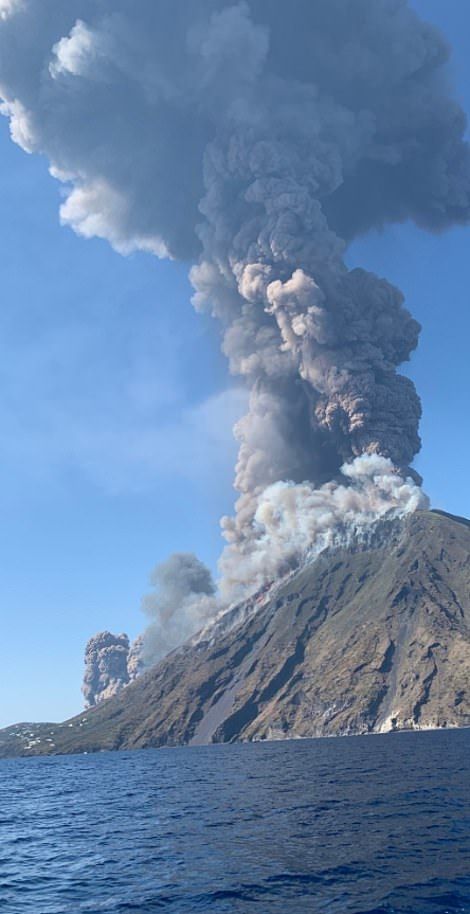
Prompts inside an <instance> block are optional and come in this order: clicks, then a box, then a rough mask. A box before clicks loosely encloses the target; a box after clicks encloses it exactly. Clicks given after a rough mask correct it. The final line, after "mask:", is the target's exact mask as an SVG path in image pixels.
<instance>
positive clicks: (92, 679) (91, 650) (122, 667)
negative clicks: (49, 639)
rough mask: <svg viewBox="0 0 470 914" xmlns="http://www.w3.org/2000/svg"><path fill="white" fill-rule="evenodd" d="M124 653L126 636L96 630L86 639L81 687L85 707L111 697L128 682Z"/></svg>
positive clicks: (127, 645)
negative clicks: (96, 632) (91, 636)
mask: <svg viewBox="0 0 470 914" xmlns="http://www.w3.org/2000/svg"><path fill="white" fill-rule="evenodd" d="M128 654H129V638H128V637H127V635H112V634H111V632H99V633H98V634H97V635H94V637H93V638H90V640H89V642H88V644H87V646H86V648H85V675H84V677H83V686H82V692H83V697H84V699H85V707H86V708H93V707H94V706H95V705H97V704H99V703H100V702H101V701H105V700H106V698H112V697H113V695H117V693H118V692H120V691H121V689H122V688H123V687H124V686H125V685H127V684H128V682H129V674H128V671H127V659H128Z"/></svg>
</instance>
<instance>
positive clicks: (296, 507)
mask: <svg viewBox="0 0 470 914" xmlns="http://www.w3.org/2000/svg"><path fill="white" fill-rule="evenodd" d="M341 475H342V481H339V482H338V481H335V482H328V483H326V484H325V485H323V486H320V487H319V488H314V486H312V485H311V484H310V483H308V482H305V483H302V484H297V485H296V484H295V483H292V482H276V483H274V484H273V485H272V486H269V487H268V488H267V489H265V490H264V492H262V494H261V495H260V496H259V497H258V499H257V507H256V512H255V516H254V522H253V525H252V527H251V529H250V533H249V535H248V536H247V537H246V539H245V540H244V542H243V545H242V548H240V544H239V541H238V538H237V537H236V538H235V543H236V547H235V548H234V549H232V547H231V546H230V545H229V546H228V547H227V548H226V550H225V553H224V555H223V556H222V559H221V570H222V573H223V577H222V581H223V593H224V594H225V595H226V597H227V598H228V599H229V600H230V601H233V600H234V599H237V598H240V597H242V596H243V595H244V594H246V592H247V588H248V587H249V588H251V589H252V590H253V591H255V590H257V589H259V588H260V587H262V585H263V584H265V583H267V582H270V581H273V580H275V579H276V578H277V577H279V576H280V575H282V574H286V573H287V572H289V571H291V570H292V569H294V568H296V567H297V566H298V565H300V564H301V563H302V562H304V561H306V560H307V559H312V558H314V557H315V556H316V555H319V554H320V553H321V552H323V551H324V550H325V549H327V548H331V547H340V546H345V547H346V546H350V545H351V544H353V543H354V542H355V541H356V540H364V539H365V540H367V537H368V536H370V535H371V533H373V530H374V527H375V525H376V524H377V522H378V521H380V520H383V519H384V518H386V519H387V520H395V519H397V518H403V517H405V516H406V515H407V514H410V513H411V512H413V511H416V510H418V509H425V508H427V507H429V502H428V499H427V497H426V495H425V494H424V493H423V491H422V489H421V488H420V487H419V486H418V485H416V483H415V482H414V481H413V480H412V479H403V478H402V476H401V475H400V474H399V473H398V472H397V470H396V469H395V467H394V466H393V464H392V462H391V460H387V458H385V457H380V456H379V455H377V454H364V455H362V456H361V457H356V459H355V460H354V461H352V462H351V463H349V464H345V465H344V466H342V467H341ZM225 523H226V526H227V538H228V539H230V537H231V524H232V522H231V521H230V519H226V521H225Z"/></svg>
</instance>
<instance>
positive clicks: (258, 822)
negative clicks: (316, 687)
mask: <svg viewBox="0 0 470 914" xmlns="http://www.w3.org/2000/svg"><path fill="white" fill-rule="evenodd" d="M469 774H470V731H468V730H466V731H465V730H463V731H441V732H432V733H431V732H429V733H408V734H396V735H395V734H394V735H389V736H382V737H381V736H379V737H362V738H347V739H330V740H308V741H297V742H285V743H257V744H252V745H239V746H211V747H208V748H194V749H168V750H160V751H153V750H150V751H146V752H134V753H130V752H117V753H102V754H100V755H94V756H90V755H89V756H71V757H62V758H43V759H39V758H37V759H18V760H11V761H3V762H0V799H1V803H0V835H1V850H0V911H1V912H2V914H3V912H5V914H81V912H83V914H85V912H86V914H128V912H129V914H152V912H157V911H162V910H163V911H168V912H170V914H173V912H174V914H186V912H217V914H222V912H236V914H245V912H257V914H263V912H269V914H305V912H317V911H318V912H327V914H343V912H355V914H365V912H367V914H394V912H399V914H405V912H406V914H434V912H439V914H445V912H449V914H451V912H452V914H455V912H461V914H467V912H468V914H470V780H469Z"/></svg>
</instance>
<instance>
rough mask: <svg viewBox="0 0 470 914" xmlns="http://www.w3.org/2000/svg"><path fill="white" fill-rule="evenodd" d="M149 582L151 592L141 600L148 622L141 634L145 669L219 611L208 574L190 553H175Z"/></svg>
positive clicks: (159, 567)
mask: <svg viewBox="0 0 470 914" xmlns="http://www.w3.org/2000/svg"><path fill="white" fill-rule="evenodd" d="M150 580H151V583H152V584H153V585H154V587H155V590H154V592H152V593H150V594H147V596H145V597H144V599H143V601H142V609H143V610H144V612H145V613H146V614H147V615H148V616H149V617H150V619H151V620H152V621H151V624H150V625H149V626H148V628H147V629H146V631H145V632H144V634H143V641H142V655H141V656H142V663H143V665H144V666H145V667H148V666H151V665H152V664H153V663H156V662H157V661H158V660H160V658H161V657H164V656H165V654H168V653H169V651H171V650H173V649H174V648H175V647H178V646H179V645H180V644H182V643H183V642H184V641H186V639H187V638H189V637H190V636H191V635H193V634H195V632H197V631H199V629H200V628H202V627H203V626H204V625H205V624H206V623H207V621H208V620H209V619H210V618H211V617H212V616H213V615H214V614H215V613H216V612H217V609H218V608H219V604H218V601H217V598H216V596H215V593H216V590H215V586H214V582H213V580H212V575H211V573H210V571H209V569H208V568H207V567H206V566H205V565H204V564H203V563H202V562H201V561H200V560H199V559H198V558H197V557H196V556H195V555H194V554H193V553H191V552H175V553H174V555H172V556H170V558H169V559H168V560H167V561H166V562H162V564H160V565H157V566H156V568H155V569H154V571H153V573H152V575H151V578H150Z"/></svg>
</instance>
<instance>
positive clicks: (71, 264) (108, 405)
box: [0, 0, 470, 725]
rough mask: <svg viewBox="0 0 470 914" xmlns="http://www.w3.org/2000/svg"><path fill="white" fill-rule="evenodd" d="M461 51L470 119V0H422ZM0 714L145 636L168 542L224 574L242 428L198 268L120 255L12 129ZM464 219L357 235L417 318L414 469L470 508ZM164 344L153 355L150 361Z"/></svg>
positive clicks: (0, 259) (23, 709) (4, 227)
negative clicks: (224, 535)
mask: <svg viewBox="0 0 470 914" xmlns="http://www.w3.org/2000/svg"><path fill="white" fill-rule="evenodd" d="M413 6H414V7H415V8H416V9H418V11H419V12H420V13H421V14H422V15H423V16H425V17H426V18H428V19H430V20H431V21H434V22H436V23H438V24H439V25H440V27H441V28H442V29H443V31H444V32H445V33H446V34H447V35H448V37H449V40H450V41H451V43H452V44H453V46H454V57H453V64H452V73H453V78H454V83H455V85H456V87H457V91H458V94H459V96H460V99H461V101H462V102H463V105H464V107H465V109H466V110H467V111H468V112H470V62H469V60H468V40H467V39H466V34H467V33H468V28H469V25H470V10H469V11H467V10H466V7H465V4H463V3H462V0H446V2H444V0H414V3H413ZM0 157H1V165H2V167H1V169H0V192H1V199H2V207H1V211H0V263H1V271H2V287H3V288H2V291H3V296H2V307H1V310H0V423H1V428H2V445H1V448H0V502H1V524H0V537H1V552H0V555H1V565H2V568H1V575H0V606H1V611H2V614H3V617H4V619H5V623H6V632H5V635H4V637H3V638H2V643H1V647H0V654H1V656H0V662H1V669H2V677H1V680H0V709H1V710H0V724H1V725H6V724H8V723H12V722H14V721H17V720H26V719H36V720H39V719H41V720H44V719H60V718H64V717H66V716H68V715H70V714H72V713H74V712H76V711H78V710H79V709H80V707H81V695H80V683H81V677H82V671H83V649H84V644H85V642H86V640H87V639H88V637H89V636H90V635H91V634H93V633H94V632H96V631H97V630H100V629H103V628H110V629H112V630H114V631H122V630H125V631H127V632H128V633H129V634H130V635H131V636H134V635H135V634H137V633H138V632H139V630H140V629H141V628H142V626H143V622H144V619H143V617H142V616H141V613H140V610H139V603H140V598H141V596H142V594H143V593H144V592H145V590H146V587H147V581H148V576H149V573H150V571H151V569H152V567H153V566H154V565H155V563H156V562H158V561H160V560H162V559H164V558H165V557H166V556H167V555H168V554H169V553H171V552H172V551H174V550H193V551H195V552H197V554H198V555H199V556H200V557H201V558H202V559H203V560H204V561H206V562H207V563H208V564H209V565H210V566H211V567H212V568H213V569H215V564H216V560H217V557H218V554H219V552H220V548H221V545H222V543H221V539H220V535H219V518H220V516H221V515H222V514H223V513H225V512H229V511H230V510H231V506H232V503H233V497H234V493H233V490H232V477H233V464H234V460H235V454H236V445H235V443H234V441H233V438H232V435H231V426H232V424H233V421H234V419H235V418H236V417H237V416H238V415H241V414H242V412H243V403H244V394H243V393H242V392H241V391H239V390H237V389H235V388H234V386H233V381H232V380H231V379H230V378H229V377H228V374H227V367H226V364H225V360H224V359H223V357H222V356H221V355H220V353H219V339H218V335H217V329H216V327H215V326H214V324H213V323H212V321H211V320H210V319H208V318H207V319H206V318H203V317H201V316H200V315H196V314H195V313H194V312H193V309H192V307H191V304H190V294H191V289H190V285H189V282H188V280H187V267H185V266H184V265H181V264H180V265H178V264H175V263H169V262H162V261H158V260H156V259H155V258H152V257H150V256H147V255H132V256H131V257H127V258H123V257H120V256H119V255H118V254H116V253H114V252H113V251H112V250H111V249H110V247H109V246H108V245H107V244H106V243H105V242H101V241H84V240H83V239H81V238H77V237H76V236H75V235H74V234H73V233H72V231H71V230H70V229H65V228H61V226H60V225H59V219H58V208H59V204H60V188H59V186H58V184H57V183H56V182H55V181H54V180H53V179H52V178H51V177H50V176H49V174H48V171H47V164H46V162H45V161H43V160H41V159H40V158H35V157H32V156H27V155H25V153H23V152H22V151H21V150H20V149H19V148H18V147H16V146H14V145H13V144H12V143H11V142H10V139H9V134H8V124H7V122H6V120H3V121H2V122H1V123H0ZM469 248H470V228H468V229H458V230H457V229H455V230H452V231H451V232H449V233H447V234H445V235H442V236H430V235H427V234H425V233H423V232H421V231H419V230H417V229H415V228H413V227H412V226H408V225H406V226H398V227H393V228H389V229H387V230H386V231H385V232H384V233H382V234H374V235H371V236H368V237H367V238H363V239H361V240H360V241H358V242H356V243H355V244H354V246H353V247H352V248H351V250H350V253H349V262H350V263H351V265H353V264H354V265H355V264H361V265H362V266H364V267H366V268H369V269H372V270H375V271H377V272H378V273H380V274H382V275H385V276H386V277H387V278H388V279H390V280H392V281H394V282H396V283H397V285H399V286H400V287H401V288H402V289H403V291H404V292H405V294H406V298H407V302H408V306H409V308H410V309H411V311H412V313H413V314H414V316H416V317H417V318H418V319H419V320H420V321H421V323H422V324H423V333H422V337H421V344H420V348H419V350H418V352H417V353H416V354H415V356H414V358H413V361H412V363H411V364H410V366H408V367H407V372H408V373H409V374H410V376H411V377H412V378H413V379H414V381H415V382H416V385H417V388H418V391H419V393H420V394H421V397H422V400H423V407H424V418H423V422H422V426H421V431H422V437H423V451H422V453H421V455H420V456H419V458H418V461H417V468H418V469H419V471H420V472H421V473H422V475H423V476H424V480H425V488H426V490H427V491H428V493H429V494H430V495H431V497H432V500H433V503H434V505H436V506H439V507H443V508H445V509H446V510H449V511H453V512H455V513H459V514H464V515H465V514H466V515H469V516H470V490H469V486H468V453H469V444H470V432H469V428H468V421H467V410H468V406H467V404H468V392H469V390H470V360H469V358H468V351H467V348H468V339H469V335H470V334H469V331H470V316H469V309H468V297H469V296H468V291H467V290H468V288H469V286H470V258H469V256H468V250H469ZM156 354H158V355H156Z"/></svg>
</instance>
